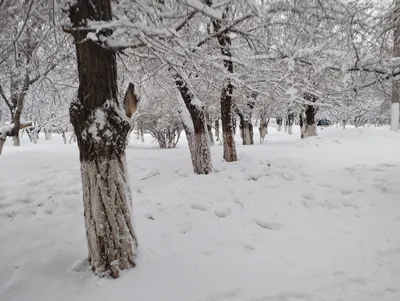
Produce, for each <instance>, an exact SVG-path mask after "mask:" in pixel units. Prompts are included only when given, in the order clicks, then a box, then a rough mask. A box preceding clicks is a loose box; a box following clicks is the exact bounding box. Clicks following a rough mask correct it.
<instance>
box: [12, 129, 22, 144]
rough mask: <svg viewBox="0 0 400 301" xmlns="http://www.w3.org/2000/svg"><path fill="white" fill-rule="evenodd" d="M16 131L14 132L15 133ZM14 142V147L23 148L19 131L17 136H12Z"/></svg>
mask: <svg viewBox="0 0 400 301" xmlns="http://www.w3.org/2000/svg"><path fill="white" fill-rule="evenodd" d="M15 131H16V130H14V133H15ZM12 141H13V145H14V146H21V139H20V137H19V130H18V132H17V134H16V135H14V136H12Z"/></svg>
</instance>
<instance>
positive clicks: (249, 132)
mask: <svg viewBox="0 0 400 301" xmlns="http://www.w3.org/2000/svg"><path fill="white" fill-rule="evenodd" d="M239 118H240V125H239V127H240V136H241V137H242V141H243V145H253V144H254V137H253V136H254V133H253V124H252V123H251V121H250V120H245V119H244V118H242V117H240V115H239Z"/></svg>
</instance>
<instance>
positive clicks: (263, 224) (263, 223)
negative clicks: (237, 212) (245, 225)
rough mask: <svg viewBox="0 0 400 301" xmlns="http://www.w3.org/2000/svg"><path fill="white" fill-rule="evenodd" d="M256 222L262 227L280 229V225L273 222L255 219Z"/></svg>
mask: <svg viewBox="0 0 400 301" xmlns="http://www.w3.org/2000/svg"><path fill="white" fill-rule="evenodd" d="M256 224H257V225H259V226H260V227H261V228H263V229H267V230H279V229H282V225H281V224H278V223H274V222H267V221H260V220H257V221H256Z"/></svg>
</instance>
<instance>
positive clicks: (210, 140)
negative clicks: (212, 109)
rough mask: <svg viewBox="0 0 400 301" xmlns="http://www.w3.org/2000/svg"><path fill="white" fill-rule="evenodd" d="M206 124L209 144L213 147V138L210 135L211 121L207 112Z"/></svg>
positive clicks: (211, 134)
mask: <svg viewBox="0 0 400 301" xmlns="http://www.w3.org/2000/svg"><path fill="white" fill-rule="evenodd" d="M206 123H207V132H208V139H209V143H210V145H214V136H213V133H212V120H211V116H210V113H209V112H207V114H206Z"/></svg>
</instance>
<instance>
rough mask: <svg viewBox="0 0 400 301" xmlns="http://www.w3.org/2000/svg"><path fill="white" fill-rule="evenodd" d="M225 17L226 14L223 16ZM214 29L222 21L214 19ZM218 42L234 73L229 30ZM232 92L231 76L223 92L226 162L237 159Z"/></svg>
mask: <svg viewBox="0 0 400 301" xmlns="http://www.w3.org/2000/svg"><path fill="white" fill-rule="evenodd" d="M207 4H208V5H211V4H212V1H209V0H208V1H207ZM223 18H225V14H224V16H223ZM212 23H213V27H214V31H215V32H218V31H220V29H221V27H222V26H221V23H220V21H218V20H215V19H214V20H213V21H212ZM217 39H218V44H219V46H220V50H221V54H222V55H223V56H224V57H225V59H224V60H223V63H224V66H225V69H226V70H227V71H228V72H229V73H233V62H232V60H231V57H232V53H231V49H230V47H231V38H230V36H229V35H228V33H227V32H225V33H223V34H220V35H219V36H218V37H217ZM232 94H233V85H232V81H231V79H230V78H228V79H227V80H226V83H225V84H224V87H223V89H222V94H221V121H222V136H223V148H224V155H223V158H224V159H225V161H226V162H234V161H237V160H238V158H237V153H236V144H235V136H234V126H233V122H232V117H233V116H232V105H233V100H232Z"/></svg>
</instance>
